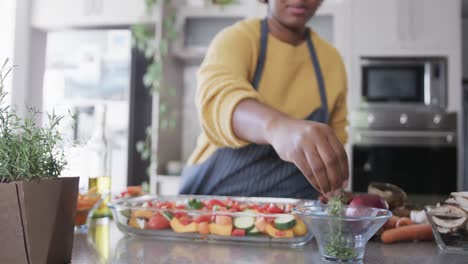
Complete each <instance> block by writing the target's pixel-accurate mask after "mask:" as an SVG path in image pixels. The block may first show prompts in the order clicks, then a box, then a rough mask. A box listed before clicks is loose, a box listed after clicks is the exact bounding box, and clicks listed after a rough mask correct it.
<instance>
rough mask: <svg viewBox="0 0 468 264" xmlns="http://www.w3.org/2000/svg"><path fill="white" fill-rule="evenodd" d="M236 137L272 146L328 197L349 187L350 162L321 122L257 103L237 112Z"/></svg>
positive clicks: (247, 102)
mask: <svg viewBox="0 0 468 264" xmlns="http://www.w3.org/2000/svg"><path fill="white" fill-rule="evenodd" d="M232 126H233V130H234V134H235V135H236V136H237V137H238V138H239V139H242V140H245V141H249V142H252V143H257V144H269V145H271V146H272V147H273V148H274V149H275V151H276V153H277V154H278V156H279V157H280V158H281V159H283V160H284V161H287V162H290V163H294V164H295V165H296V167H297V168H298V169H299V170H300V171H301V172H302V174H304V176H305V177H306V178H307V179H308V180H309V182H310V183H311V184H312V185H313V186H314V187H315V188H316V189H317V190H319V191H320V192H321V193H323V194H326V195H327V196H329V195H331V194H330V192H331V191H333V190H337V189H340V188H342V187H343V186H345V185H347V180H348V176H349V169H348V158H347V156H346V152H345V150H344V147H343V145H342V144H341V143H340V142H339V140H338V138H337V137H336V135H335V132H334V131H333V129H332V128H330V127H329V126H328V125H326V124H322V123H320V122H315V121H311V120H310V121H309V120H299V119H294V118H290V117H288V116H287V115H285V114H283V113H281V112H280V111H278V110H275V109H273V108H271V107H269V106H266V105H264V104H262V103H260V102H258V101H256V100H252V99H246V100H242V101H241V102H240V103H239V104H238V105H237V107H236V108H235V109H234V113H233V118H232Z"/></svg>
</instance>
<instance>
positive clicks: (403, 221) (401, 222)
mask: <svg viewBox="0 0 468 264" xmlns="http://www.w3.org/2000/svg"><path fill="white" fill-rule="evenodd" d="M412 224H414V223H413V221H411V219H409V218H408V217H402V218H400V219H398V221H397V222H396V227H397V228H398V227H402V226H407V225H412Z"/></svg>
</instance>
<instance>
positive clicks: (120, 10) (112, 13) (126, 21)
mask: <svg viewBox="0 0 468 264" xmlns="http://www.w3.org/2000/svg"><path fill="white" fill-rule="evenodd" d="M93 1H98V2H99V1H100V2H102V12H101V14H99V15H98V16H97V18H96V19H97V20H98V21H99V22H100V23H103V24H106V25H132V24H135V23H139V22H143V21H144V22H154V21H156V16H157V11H153V12H152V13H151V14H150V15H148V14H147V12H146V5H145V1H144V0H93ZM155 9H157V8H155Z"/></svg>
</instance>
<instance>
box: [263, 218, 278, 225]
mask: <svg viewBox="0 0 468 264" xmlns="http://www.w3.org/2000/svg"><path fill="white" fill-rule="evenodd" d="M264 218H265V222H267V223H270V224H273V222H274V221H275V219H276V217H274V216H265V217H264Z"/></svg>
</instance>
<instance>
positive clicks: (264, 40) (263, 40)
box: [252, 19, 268, 90]
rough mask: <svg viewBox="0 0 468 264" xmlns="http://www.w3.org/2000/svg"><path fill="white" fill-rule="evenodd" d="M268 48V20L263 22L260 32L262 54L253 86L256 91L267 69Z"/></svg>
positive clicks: (259, 57) (260, 54)
mask: <svg viewBox="0 0 468 264" xmlns="http://www.w3.org/2000/svg"><path fill="white" fill-rule="evenodd" d="M267 46H268V21H267V19H263V20H262V24H261V30H260V53H259V56H258V62H257V67H256V68H255V74H254V77H253V81H252V86H253V87H254V88H255V90H258V87H259V85H260V80H261V79H262V75H263V68H264V67H265V60H266V52H267Z"/></svg>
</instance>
